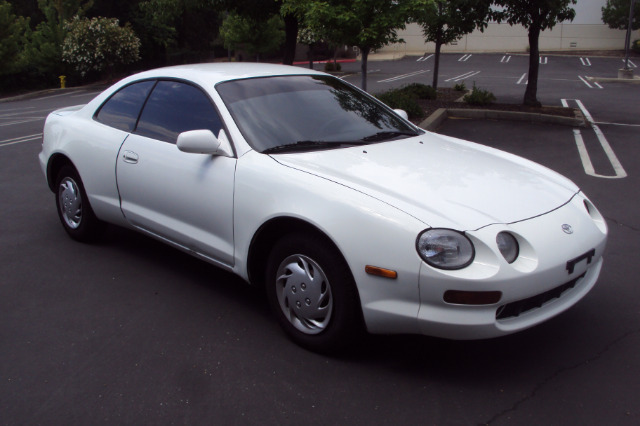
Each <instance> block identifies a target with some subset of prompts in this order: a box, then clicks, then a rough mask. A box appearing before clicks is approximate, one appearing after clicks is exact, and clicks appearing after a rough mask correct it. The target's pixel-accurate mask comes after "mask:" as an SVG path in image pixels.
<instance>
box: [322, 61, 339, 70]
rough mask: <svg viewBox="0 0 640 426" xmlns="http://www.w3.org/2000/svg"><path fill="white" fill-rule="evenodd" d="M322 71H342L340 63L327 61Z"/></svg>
mask: <svg viewBox="0 0 640 426" xmlns="http://www.w3.org/2000/svg"><path fill="white" fill-rule="evenodd" d="M324 70H325V71H327V72H333V71H342V65H340V62H333V61H328V62H326V63H325V64H324Z"/></svg>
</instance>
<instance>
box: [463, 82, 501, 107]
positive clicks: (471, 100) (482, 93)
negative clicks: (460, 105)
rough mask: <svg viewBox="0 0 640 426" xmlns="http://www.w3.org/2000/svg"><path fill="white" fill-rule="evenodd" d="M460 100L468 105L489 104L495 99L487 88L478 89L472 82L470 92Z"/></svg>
mask: <svg viewBox="0 0 640 426" xmlns="http://www.w3.org/2000/svg"><path fill="white" fill-rule="evenodd" d="M462 100H464V101H465V102H466V103H468V104H470V105H490V104H492V103H493V102H494V101H495V100H496V97H495V96H494V95H493V93H491V92H489V91H488V90H482V89H478V88H477V87H476V85H475V83H474V85H473V90H472V91H471V93H470V94H468V95H465V96H464V98H462Z"/></svg>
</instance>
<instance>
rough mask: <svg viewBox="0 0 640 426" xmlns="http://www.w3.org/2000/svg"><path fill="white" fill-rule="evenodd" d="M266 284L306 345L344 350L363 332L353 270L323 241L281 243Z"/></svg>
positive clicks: (279, 312)
mask: <svg viewBox="0 0 640 426" xmlns="http://www.w3.org/2000/svg"><path fill="white" fill-rule="evenodd" d="M266 285H267V296H268V299H269V304H270V305H271V309H272V311H273V312H274V314H275V315H276V317H277V318H278V322H279V323H280V325H281V326H282V328H283V329H284V330H285V332H286V333H287V334H288V335H289V337H290V338H291V339H292V340H293V341H295V342H296V343H298V344H299V345H301V346H303V347H306V348H308V349H311V350H314V351H318V352H325V353H333V352H338V351H340V350H342V349H344V348H345V347H346V346H347V345H348V344H349V343H352V342H353V338H354V337H355V336H356V335H357V334H359V333H360V331H361V328H362V327H361V323H362V321H361V314H360V312H361V310H360V303H359V299H358V295H357V291H356V286H355V283H354V282H353V278H352V275H351V272H350V270H349V268H348V266H347V264H346V263H345V261H344V259H343V258H342V257H341V256H340V255H339V254H338V253H337V251H336V249H335V248H334V247H333V246H331V245H330V244H328V243H327V242H325V241H324V240H322V239H315V238H311V237H307V236H303V235H289V236H286V237H284V238H282V239H281V240H280V241H278V242H277V243H276V245H275V246H274V248H273V250H272V252H271V255H270V257H269V262H268V266H267V280H266Z"/></svg>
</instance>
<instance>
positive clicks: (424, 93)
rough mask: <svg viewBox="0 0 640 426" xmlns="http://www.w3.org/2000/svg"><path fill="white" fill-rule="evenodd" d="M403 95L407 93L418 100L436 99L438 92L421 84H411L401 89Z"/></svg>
mask: <svg viewBox="0 0 640 426" xmlns="http://www.w3.org/2000/svg"><path fill="white" fill-rule="evenodd" d="M399 90H400V91H401V92H403V93H407V94H409V95H411V96H414V97H416V98H417V99H435V98H436V97H437V96H438V92H437V91H436V89H434V88H433V87H431V86H427V85H426V84H421V83H411V84H407V85H406V86H403V87H402V88H400V89H399Z"/></svg>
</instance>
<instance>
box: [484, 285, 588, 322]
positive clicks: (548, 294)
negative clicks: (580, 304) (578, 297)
mask: <svg viewBox="0 0 640 426" xmlns="http://www.w3.org/2000/svg"><path fill="white" fill-rule="evenodd" d="M584 276H585V274H582V275H580V276H579V277H577V278H575V279H573V280H571V281H569V282H568V283H566V284H563V285H561V286H559V287H556V288H553V289H551V290H549V291H545V292H544V293H541V294H538V295H536V296H533V297H529V298H527V299H522V300H518V301H515V302H511V303H507V304H506V305H503V306H500V307H499V308H498V311H497V312H496V319H498V320H501V319H507V318H515V317H517V316H519V315H520V314H523V313H525V312H528V311H530V310H532V309H536V308H540V307H542V305H544V304H545V303H547V302H548V301H550V300H553V299H559V298H560V296H562V294H563V293H564V292H565V291H567V290H569V289H571V288H573V287H575V286H576V283H577V282H578V280H579V279H580V278H582V277H584Z"/></svg>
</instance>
